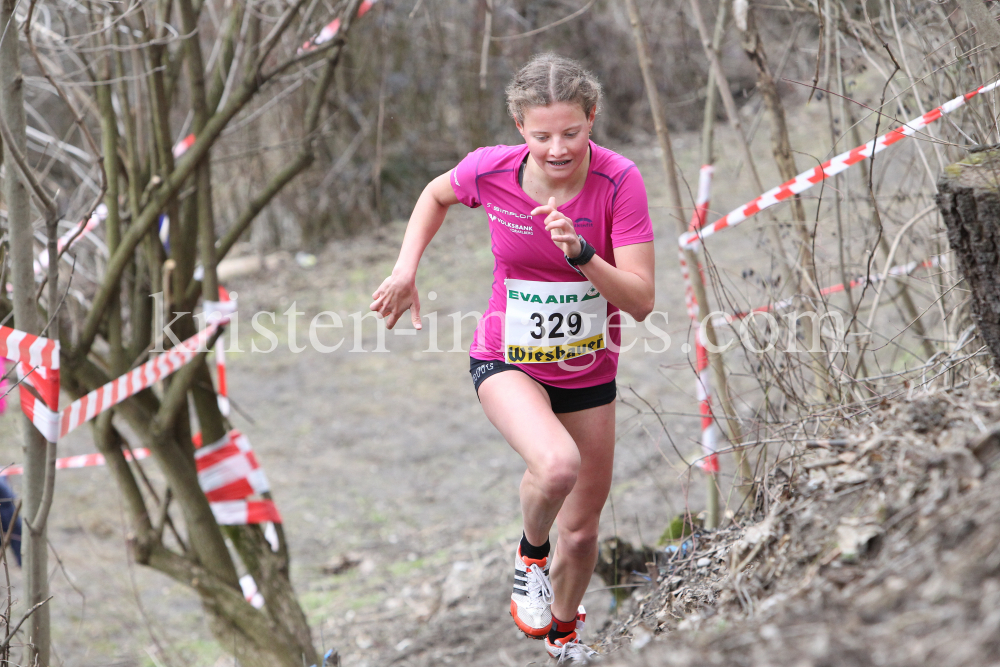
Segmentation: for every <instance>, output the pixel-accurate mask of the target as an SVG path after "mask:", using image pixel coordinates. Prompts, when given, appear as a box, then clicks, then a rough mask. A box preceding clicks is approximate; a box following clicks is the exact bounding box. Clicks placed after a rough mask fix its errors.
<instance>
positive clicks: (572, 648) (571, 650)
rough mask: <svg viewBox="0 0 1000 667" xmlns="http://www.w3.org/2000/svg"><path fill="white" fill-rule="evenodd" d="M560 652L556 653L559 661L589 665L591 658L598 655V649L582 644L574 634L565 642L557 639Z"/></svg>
mask: <svg viewBox="0 0 1000 667" xmlns="http://www.w3.org/2000/svg"><path fill="white" fill-rule="evenodd" d="M557 644H558V646H559V653H558V654H557V655H556V659H557V662H558V663H563V662H569V664H571V665H589V664H590V663H591V662H592V661H591V658H592V657H593V656H595V655H597V651H595V650H594V649H592V648H590V647H589V646H587V645H586V644H581V643H580V641H579V640H578V639H577V638H576V637H575V636H574V637H573V639H571V640H569V641H568V642H566V643H565V644H563V643H562V642H560V641H559V640H557Z"/></svg>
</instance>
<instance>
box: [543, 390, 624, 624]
mask: <svg viewBox="0 0 1000 667" xmlns="http://www.w3.org/2000/svg"><path fill="white" fill-rule="evenodd" d="M556 416H557V417H558V418H559V421H560V422H562V424H563V426H565V428H566V431H567V432H568V434H569V435H570V437H571V438H572V439H573V441H574V442H575V443H576V446H577V449H578V451H579V455H580V468H579V473H578V474H577V480H576V484H575V485H574V487H573V490H572V492H570V494H569V496H567V497H566V499H565V500H564V501H563V504H562V508H561V509H560V511H559V514H558V516H557V517H556V525H557V528H558V531H559V538H558V541H557V542H556V551H555V554H554V555H553V559H552V569H551V572H550V578H551V580H552V592H553V593H554V594H555V599H554V600H553V602H552V607H551V609H552V615H553V616H554V617H556V618H558V619H559V620H561V621H570V620H572V619H574V618H576V608H577V606H578V605H579V604H580V602H581V600H583V594H584V593H586V592H587V586H588V585H589V584H590V579H591V577H592V576H593V574H594V566H595V565H596V564H597V537H598V528H599V524H600V520H601V510H602V509H603V508H604V503H605V501H606V500H607V498H608V493H609V492H610V491H611V474H612V470H613V468H614V458H615V404H614V403H613V402H612V403H609V404H607V405H601V406H598V407H596V408H590V409H587V410H581V411H579V412H565V413H561V414H558V415H556Z"/></svg>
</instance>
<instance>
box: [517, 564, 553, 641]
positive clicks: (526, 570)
mask: <svg viewBox="0 0 1000 667" xmlns="http://www.w3.org/2000/svg"><path fill="white" fill-rule="evenodd" d="M551 604H552V583H551V582H550V581H549V559H548V558H540V559H535V558H527V557H525V556H522V555H521V547H520V546H518V548H517V555H515V556H514V591H513V593H511V596H510V615H511V616H512V617H513V618H514V622H515V623H516V624H517V627H518V629H519V630H520V631H521V632H523V633H524V634H526V635H528V636H529V637H531V638H532V639H544V638H545V635H547V634H548V633H549V628H550V627H551V626H552V611H551V610H550V609H549V605H551Z"/></svg>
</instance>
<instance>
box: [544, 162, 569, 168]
mask: <svg viewBox="0 0 1000 667" xmlns="http://www.w3.org/2000/svg"><path fill="white" fill-rule="evenodd" d="M569 163H570V160H549V164H551V165H552V166H553V167H564V166H566V165H567V164H569Z"/></svg>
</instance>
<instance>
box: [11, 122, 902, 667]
mask: <svg viewBox="0 0 1000 667" xmlns="http://www.w3.org/2000/svg"><path fill="white" fill-rule="evenodd" d="M816 113H818V111H817V112H816ZM761 139H762V140H761V142H760V143H761V145H762V146H765V144H764V141H765V140H766V137H762V138H761ZM799 140H800V141H799V144H800V145H806V144H810V143H811V140H810V139H808V138H802V137H800V138H799ZM719 141H720V143H722V144H723V145H724V144H725V141H727V135H726V133H725V132H724V131H722V134H721V136H720V139H719ZM646 145H647V146H648V145H649V144H648V143H647V144H646ZM676 149H677V152H678V155H679V156H680V158H679V159H680V160H681V164H682V167H683V169H684V171H685V173H686V174H688V175H691V176H692V177H693V176H694V174H695V173H696V163H695V159H696V158H695V157H694V156H695V155H696V154H697V144H696V139H695V138H694V137H681V138H679V139H678V141H677V146H676ZM762 150H766V148H763V149H762ZM905 150H906V149H905V148H901V149H900V151H899V152H898V154H899V156H900V157H899V160H900V161H901V162H900V164H901V165H903V166H905V165H906V164H908V162H907V160H912V156H910V157H909V158H907V157H906V155H907V154H906V153H905ZM623 152H624V153H626V154H627V155H629V157H632V158H633V159H635V160H636V161H637V162H638V163H639V164H640V167H641V168H642V170H643V173H644V174H646V180H647V184H648V185H649V188H650V194H651V206H652V210H653V215H654V221H655V231H656V233H657V238H658V241H657V262H658V271H659V273H658V293H657V304H656V308H657V310H659V311H663V312H666V313H668V314H669V325H664V324H663V323H662V321H656V322H655V323H656V324H658V325H659V326H660V327H661V328H662V329H665V330H666V331H668V332H669V333H670V335H671V336H672V342H671V345H670V346H669V348H668V349H667V350H665V351H663V352H660V353H653V352H645V351H644V350H643V346H644V342H648V343H649V345H650V346H651V347H652V349H654V350H659V349H660V348H661V346H662V345H661V342H660V341H659V340H657V339H656V332H655V331H649V330H647V329H644V328H643V327H641V326H640V327H639V328H637V329H636V330H635V331H634V332H626V336H625V341H626V343H627V342H629V341H630V340H633V339H635V340H637V341H638V342H637V345H636V346H635V348H633V349H632V350H631V351H629V352H626V353H624V354H623V356H622V360H621V366H620V374H619V377H618V383H619V388H620V391H621V393H620V400H619V404H618V434H619V435H618V444H617V458H616V463H615V484H614V487H613V490H612V495H611V502H609V503H608V505H607V507H606V509H605V512H604V514H603V516H602V523H601V533H602V536H611V535H619V536H622V537H623V538H624V539H626V540H628V541H630V542H633V543H640V542H642V543H647V544H651V543H654V542H655V541H656V539H657V537H658V536H659V534H660V533H661V532H662V531H663V529H664V527H665V526H666V524H667V523H668V522H669V520H670V519H671V518H672V517H674V516H676V515H678V514H680V513H681V512H684V511H685V510H686V509H690V510H691V511H693V512H695V513H697V512H698V511H700V510H701V509H702V507H703V506H704V502H703V484H704V481H703V478H702V477H701V476H700V473H698V472H693V471H692V470H690V469H689V468H688V467H687V466H686V465H685V464H684V462H683V460H682V459H687V460H691V459H692V458H693V457H694V456H695V455H696V452H697V451H698V445H697V436H698V433H697V428H698V419H697V416H696V412H697V404H696V402H695V398H694V395H695V390H694V384H693V375H692V370H691V361H690V360H689V358H690V357H691V356H692V355H689V354H688V350H687V349H686V348H684V347H683V343H684V342H685V341H686V340H688V328H687V324H686V316H685V311H684V307H683V292H682V290H681V288H680V281H679V278H678V277H677V274H676V245H675V241H674V238H675V237H676V232H675V229H674V226H673V223H672V222H671V221H669V220H668V219H667V217H666V215H665V209H664V201H663V197H662V188H661V187H660V186H659V183H660V181H661V178H662V174H659V173H658V160H657V158H656V156H655V154H654V152H653V151H652V150H651V149H649V148H640V147H630V148H626V149H623ZM736 162H737V160H736V159H735V158H732V159H731V160H729V161H727V160H726V159H723V160H722V161H721V164H720V172H721V174H722V175H723V176H725V174H726V173H727V172H726V171H725V170H726V169H729V170H730V172H729V173H732V172H733V170H734V167H735V163H736ZM761 171H762V177H763V178H764V179H765V180H766V181H768V182H773V181H775V180H776V178H775V177H774V173H773V170H770V169H769V168H767V167H763V168H762V170H761ZM728 178H730V179H732V177H728ZM744 181H745V177H742V178H741V179H740V180H739V181H738V182H737V181H736V180H735V179H732V180H731V182H726V181H722V182H717V188H716V192H717V193H718V196H717V198H716V200H715V205H716V208H718V209H719V210H720V211H725V210H729V209H730V208H732V207H734V206H736V205H738V204H740V203H742V202H743V201H745V200H746V199H747V198H749V197H750V196H753V195H754V194H756V193H755V192H753V191H752V189H751V188H750V187H749V186H748V185H747V184H746V183H745V182H744ZM690 186H691V189H693V188H694V182H693V181H692V182H691V183H690ZM402 230H403V226H402V223H399V222H397V223H392V224H387V225H386V226H384V227H382V228H380V229H378V230H375V231H374V232H373V233H372V234H370V235H366V236H364V237H363V238H359V239H355V240H350V241H343V242H338V243H336V244H332V245H330V246H329V247H326V248H323V249H312V250H313V251H314V252H315V253H316V255H317V259H318V261H317V263H316V265H315V266H313V267H311V268H303V267H301V266H299V265H298V264H297V263H295V262H294V261H292V260H291V259H290V258H289V259H287V260H286V261H284V262H280V263H279V265H278V266H277V267H276V268H274V269H271V270H268V271H265V272H261V273H257V274H254V275H247V276H242V277H238V278H233V279H231V280H229V281H227V283H226V285H227V287H228V288H229V289H230V290H233V291H235V292H238V294H239V305H240V313H241V315H242V318H241V323H240V331H239V341H240V345H241V347H242V349H243V350H244V351H243V352H242V353H231V354H230V355H229V360H230V367H229V374H230V375H229V377H230V380H229V381H230V393H231V397H232V401H233V404H234V406H235V407H236V408H237V409H236V411H235V412H234V415H233V418H232V419H233V423H234V425H235V426H236V427H237V428H239V429H240V430H242V431H243V432H244V433H246V434H247V435H248V436H249V439H250V441H251V443H252V444H253V447H254V449H255V451H256V453H257V456H258V458H259V460H260V462H261V464H262V466H263V468H264V470H265V471H266V473H267V475H268V477H269V479H270V482H271V485H272V487H273V491H274V498H275V500H276V502H277V505H278V507H279V509H280V511H281V513H282V516H283V518H284V524H285V530H286V535H287V537H288V540H289V543H290V549H291V553H292V558H293V561H292V563H293V565H292V578H293V582H294V584H295V586H296V589H297V590H298V592H299V594H300V597H301V600H302V603H303V605H304V607H305V608H306V610H307V613H308V616H309V619H310V621H311V622H312V624H313V627H314V636H315V639H316V643H317V644H322V646H323V647H324V648H330V647H335V648H337V649H338V650H339V652H340V654H341V656H342V658H343V664H344V665H345V666H348V667H362V666H369V667H372V666H374V665H388V664H399V665H412V666H417V665H440V664H461V665H484V666H485V665H498V664H500V665H524V664H530V663H531V662H532V661H537V662H538V663H539V664H544V662H545V661H544V650H543V648H542V647H541V645H539V644H538V643H535V642H531V641H529V640H526V639H523V638H520V636H519V634H518V633H517V632H516V631H515V629H514V626H513V624H512V623H511V621H510V619H509V616H508V614H507V608H508V596H509V591H508V587H509V585H510V582H509V572H508V570H509V569H510V564H509V561H510V560H511V557H512V553H513V549H514V547H515V544H516V539H517V538H518V537H519V533H520V529H519V508H518V501H517V484H518V481H519V478H520V475H521V472H522V465H521V463H520V460H519V458H518V457H517V456H516V455H515V454H514V453H513V452H512V451H511V450H510V449H509V448H508V447H507V446H506V444H505V443H504V442H503V441H502V439H501V438H500V437H499V436H498V435H497V434H496V433H495V432H494V430H493V428H492V427H491V425H490V424H489V423H488V422H487V420H486V419H485V417H484V416H483V414H482V412H481V410H480V407H479V404H478V402H477V400H476V397H475V394H474V391H473V389H472V386H471V382H470V380H469V376H468V357H467V354H466V352H464V351H463V350H462V349H459V350H456V351H451V350H452V349H453V347H454V342H453V335H452V320H451V318H450V314H452V313H455V312H459V313H469V312H471V311H474V310H481V309H482V308H483V307H484V306H485V299H486V297H487V295H488V293H489V292H488V290H489V284H490V279H491V269H492V258H491V255H490V251H489V237H488V232H487V229H486V226H485V224H484V223H483V221H482V219H481V216H479V215H477V214H476V213H473V212H467V211H457V210H456V211H455V212H454V213H453V214H451V215H450V217H449V220H448V221H447V222H446V224H445V226H444V228H443V229H442V231H441V233H440V234H439V236H438V238H437V239H436V240H435V243H434V244H433V245H432V247H431V249H430V250H429V252H428V254H427V256H426V259H425V262H424V268H423V269H422V273H421V275H420V277H419V282H418V285H419V287H420V290H421V294H422V295H423V297H424V314H428V313H429V312H431V311H437V313H438V349H439V350H441V351H427V350H428V348H429V333H428V332H427V330H425V333H422V334H419V335H405V334H400V333H395V334H394V333H392V332H390V333H389V334H388V335H387V337H386V345H385V346H386V349H387V350H388V351H387V352H384V353H380V352H374V351H373V350H374V349H375V347H376V337H375V326H374V324H373V322H372V321H371V320H370V319H366V320H364V321H363V327H364V328H363V331H364V343H363V345H362V346H360V347H359V348H358V349H355V348H354V346H353V343H352V340H351V339H352V336H351V334H352V330H353V327H354V320H352V318H351V315H352V314H353V313H363V312H365V311H366V310H367V305H368V303H369V296H370V294H371V292H372V291H373V289H374V288H375V287H376V286H377V285H378V283H379V282H380V281H381V279H382V277H383V276H384V275H386V273H387V272H388V271H389V270H390V268H391V266H392V263H393V261H394V259H395V253H396V250H397V248H398V244H399V240H400V239H401V235H402ZM782 233H785V230H783V232H782ZM762 239H763V236H762V232H761V227H759V226H758V227H752V226H751V225H750V224H747V225H744V226H743V227H741V228H738V229H736V230H733V232H732V233H731V234H729V235H727V239H726V242H725V243H722V242H719V243H716V244H713V245H712V247H711V249H712V253H713V257H714V258H715V259H716V261H717V262H719V263H720V266H721V273H720V274H719V275H720V276H721V279H723V280H725V281H729V282H730V284H736V283H739V281H740V280H741V279H742V278H741V277H742V276H745V275H747V273H746V271H747V269H750V268H752V269H754V270H755V271H756V274H755V275H756V276H761V275H763V276H767V275H769V274H770V273H771V272H773V266H772V264H771V260H770V259H769V257H768V254H767V252H766V251H765V250H764V249H763V248H764V245H765V243H764V241H763V240H762ZM854 242H857V240H855V241H854ZM307 250H308V249H307ZM830 252H833V250H831V251H830ZM907 259H909V258H907ZM754 285H755V283H754V280H751V281H749V282H748V283H747V285H744V286H742V287H740V290H739V294H745V295H746V296H747V298H751V299H752V298H754V297H755V295H756V294H757V292H755V291H754V290H755V289H756V288H755V287H754ZM431 292H434V293H436V299H432V296H431ZM293 304H294V305H295V307H296V309H297V311H299V312H302V313H304V314H303V315H301V316H299V318H298V323H299V329H298V332H297V335H296V342H297V343H298V344H299V345H304V346H305V349H304V350H303V351H301V352H298V353H295V352H292V351H290V349H289V334H288V330H287V322H288V318H287V316H285V315H283V313H285V312H286V311H288V309H289V308H290V307H291V306H292V305H293ZM327 310H329V311H333V312H336V313H338V314H339V315H340V316H341V317H342V318H343V319H344V325H345V328H344V330H343V331H344V332H346V333H347V334H348V340H347V342H345V343H344V344H343V345H342V346H341V347H340V349H338V350H336V351H334V352H330V353H326V354H323V353H320V352H317V351H316V350H315V349H313V347H312V346H311V345H310V344H309V336H308V322H309V321H310V320H311V319H312V318H313V317H314V316H315V315H316V314H317V313H319V312H321V311H327ZM258 311H268V312H274V313H276V314H277V317H276V320H275V324H274V326H273V329H274V331H275V332H276V334H277V335H278V337H279V346H278V348H277V349H276V350H275V351H273V352H271V353H268V354H260V353H253V352H251V351H250V346H251V342H252V340H254V339H255V337H254V334H253V331H252V329H251V328H250V326H249V319H250V316H251V315H252V314H253V313H256V312H258ZM425 323H426V321H425ZM472 326H473V325H472V322H471V319H465V320H464V327H463V330H462V333H461V335H460V340H461V341H464V345H467V342H468V339H469V337H470V334H471V331H472ZM334 333H335V331H324V332H321V333H320V342H321V343H324V344H327V345H333V344H334V343H335V342H336V340H337V339H338V338H339V336H334V335H333V334H334ZM327 334H329V336H327ZM644 339H646V340H644ZM256 341H257V344H258V345H259V346H262V347H265V348H266V347H267V343H266V341H263V340H262V339H261V337H259V336H257V337H256ZM458 347H459V348H462V347H463V345H461V344H460V345H459V346H458ZM465 349H467V347H466V348H465ZM737 381H740V380H739V377H737ZM753 400H755V399H754V398H753V396H752V395H751V394H747V395H746V396H745V400H744V401H743V402H742V403H741V408H742V407H745V408H749V407H751V406H752V402H753ZM651 406H652V407H656V408H657V409H659V410H660V411H661V417H660V418H659V419H658V418H657V417H656V416H654V415H652V414H650V407H651ZM15 409H16V407H15V408H11V409H10V410H9V412H8V415H7V416H5V417H4V418H2V419H0V460H2V462H4V463H7V462H19V461H20V460H21V458H22V457H21V456H20V451H19V444H18V437H17V429H16V426H15V425H14V420H13V419H12V418H11V414H13V411H14V410H15ZM661 419H662V420H663V421H662V423H661ZM90 451H93V446H92V443H91V442H90V437H89V433H88V431H87V429H86V428H84V429H80V430H79V432H77V433H74V434H72V435H71V436H70V437H68V438H67V439H66V440H65V441H64V442H62V443H60V455H71V454H77V453H86V452H90ZM727 465H728V464H727ZM147 469H148V470H150V474H151V476H153V477H154V479H155V478H156V473H155V470H154V469H153V467H152V466H151V465H149V466H147ZM728 479H729V476H728V473H727V474H725V475H724V476H723V481H724V483H725V484H726V485H727V488H728ZM14 483H15V485H17V484H18V483H19V482H18V481H17V480H15V482H14ZM49 531H50V540H51V544H52V549H53V552H52V553H53V554H54V555H56V556H57V557H54V558H52V575H51V587H52V592H53V593H54V595H55V596H56V597H55V599H54V601H53V606H52V614H53V624H54V631H53V645H54V655H55V656H56V657H57V662H56V664H60V665H73V666H74V667H90V666H93V667H98V666H100V667H108V666H111V665H116V666H120V667H126V666H132V665H136V666H139V665H142V666H144V667H145V666H152V667H160V666H161V665H163V666H174V667H180V666H182V665H183V666H185V667H187V666H192V667H202V666H204V667H223V666H224V665H230V664H231V659H229V658H227V657H226V655H225V653H224V652H223V651H222V650H221V649H220V647H218V646H217V645H216V644H215V643H214V642H213V641H212V639H211V637H210V634H209V633H208V631H207V629H206V628H205V626H204V623H203V618H202V615H201V611H200V607H199V604H198V602H197V600H196V599H195V597H194V596H193V595H192V594H191V593H190V592H189V591H188V590H186V589H185V588H183V587H181V586H179V585H177V584H174V583H173V582H171V581H170V580H168V579H167V578H166V577H164V576H161V575H159V574H157V573H155V572H152V571H150V570H147V569H144V568H142V567H138V566H135V565H134V564H132V563H130V562H129V560H128V557H127V552H126V547H125V535H126V533H127V531H128V527H127V525H126V523H125V516H124V512H123V511H122V508H121V504H120V498H119V496H118V493H117V491H116V489H115V488H114V486H113V485H111V484H109V478H108V475H107V473H106V472H105V471H103V470H101V469H100V468H94V469H87V470H75V471H66V472H61V473H60V474H59V477H58V485H57V491H56V497H55V503H54V506H53V512H52V519H51V521H50V528H49ZM12 585H13V587H14V591H15V596H16V593H17V591H19V590H21V580H20V573H19V572H14V573H13V574H12ZM604 588H605V584H604V583H603V582H602V581H600V580H599V579H597V578H596V577H595V579H594V582H593V584H592V586H591V591H590V592H589V593H588V595H587V597H586V599H585V604H586V605H587V607H588V612H589V613H590V619H589V625H590V628H598V629H600V628H602V627H603V628H615V627H618V626H617V625H616V624H619V625H620V624H621V623H622V622H623V621H624V620H627V616H626V617H624V618H622V617H618V616H615V615H614V614H615V612H613V610H612V600H613V598H612V596H611V595H610V593H609V592H608V591H607V590H602V589H604ZM16 611H17V610H16V609H15V613H16ZM628 613H629V614H633V612H632V611H629V612H628ZM597 636H598V635H597V634H596V633H595V634H594V635H591V637H597Z"/></svg>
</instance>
